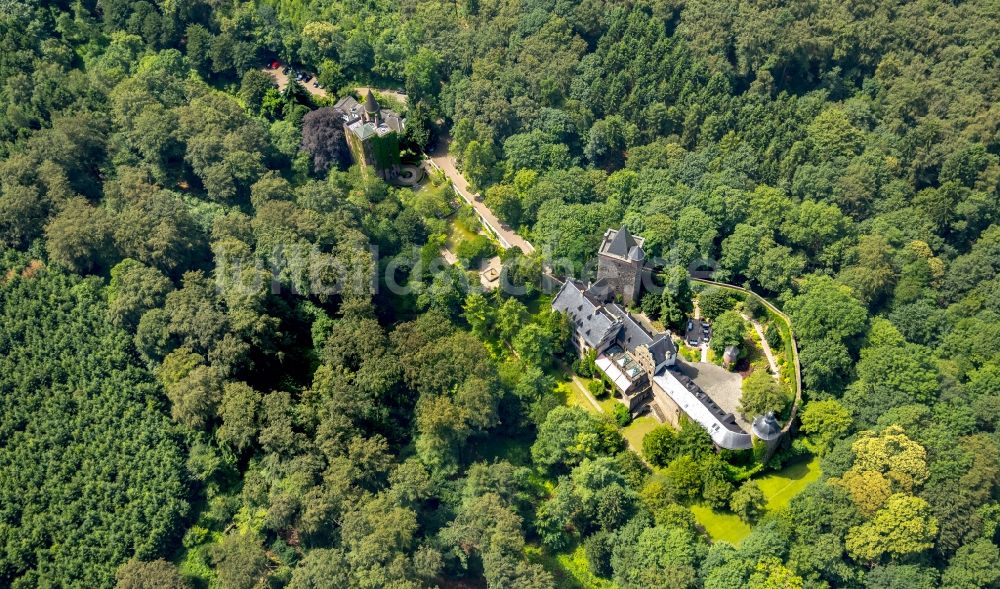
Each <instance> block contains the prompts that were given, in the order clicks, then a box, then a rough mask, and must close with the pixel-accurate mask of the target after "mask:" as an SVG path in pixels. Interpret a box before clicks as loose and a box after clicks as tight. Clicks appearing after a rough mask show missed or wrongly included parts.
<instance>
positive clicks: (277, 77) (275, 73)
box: [261, 66, 326, 97]
mask: <svg viewBox="0 0 1000 589" xmlns="http://www.w3.org/2000/svg"><path fill="white" fill-rule="evenodd" d="M282 67H284V66H282ZM261 71H263V72H265V73H268V74H271V77H272V78H274V81H275V82H277V83H278V90H281V91H284V90H285V86H287V85H288V76H286V75H285V74H283V73H282V72H281V68H278V69H276V70H272V69H271V68H269V67H264V68H261ZM312 82H313V80H312V78H310V79H308V80H306V82H305V83H302V86H303V87H304V88H305V89H306V91H308V92H309V93H310V94H312V95H313V96H319V97H325V96H326V90H325V89H323V88H313V85H312Z"/></svg>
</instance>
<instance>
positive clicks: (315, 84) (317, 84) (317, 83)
mask: <svg viewBox="0 0 1000 589" xmlns="http://www.w3.org/2000/svg"><path fill="white" fill-rule="evenodd" d="M313 88H322V86H320V85H319V80H316V81H315V82H313Z"/></svg>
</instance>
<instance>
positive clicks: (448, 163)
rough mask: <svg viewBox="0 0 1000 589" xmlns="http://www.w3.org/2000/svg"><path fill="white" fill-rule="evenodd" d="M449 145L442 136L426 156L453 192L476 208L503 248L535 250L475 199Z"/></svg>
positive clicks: (528, 252) (524, 250)
mask: <svg viewBox="0 0 1000 589" xmlns="http://www.w3.org/2000/svg"><path fill="white" fill-rule="evenodd" d="M450 146H451V137H442V138H441V140H440V141H439V142H438V145H437V146H436V147H435V149H434V151H432V152H431V153H429V154H427V158H428V159H429V160H430V163H431V165H432V166H433V167H435V168H437V169H439V170H441V171H442V172H444V175H445V176H447V177H448V179H449V180H451V184H452V187H453V188H454V189H455V192H456V193H458V195H459V196H461V197H462V198H463V199H464V200H465V202H467V203H468V204H469V205H470V206H472V208H474V209H475V210H476V213H478V214H479V218H480V219H482V221H483V223H484V224H486V225H487V226H488V228H489V229H490V231H492V232H493V233H494V234H496V235H497V236H499V237H500V244H501V245H502V246H504V249H506V248H508V247H511V246H517V247H519V248H521V251H522V252H524V253H526V254H530V253H532V252H533V251H535V247H534V246H533V245H531V244H530V243H528V240H526V239H524V238H523V237H521V236H520V235H518V234H517V233H515V232H514V230H512V229H510V228H507V227H506V226H505V225H504V224H503V223H502V222H501V221H500V219H499V218H497V216H496V215H494V214H493V211H491V210H490V209H489V207H487V206H486V205H484V204H483V203H482V202H480V201H478V200H476V198H475V196H474V195H473V194H472V190H471V189H470V188H469V183H468V181H466V179H465V176H463V175H462V173H461V172H459V171H458V167H457V165H456V162H455V158H453V157H451V155H449V153H448V148H449V147H450Z"/></svg>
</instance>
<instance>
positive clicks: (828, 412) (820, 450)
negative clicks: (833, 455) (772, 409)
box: [801, 399, 851, 456]
mask: <svg viewBox="0 0 1000 589" xmlns="http://www.w3.org/2000/svg"><path fill="white" fill-rule="evenodd" d="M801 419H802V431H803V432H804V433H806V434H808V438H807V439H806V443H807V444H808V446H809V448H810V450H812V451H813V452H815V453H816V454H818V455H820V456H822V455H824V454H826V453H827V452H829V451H830V448H832V447H833V444H834V443H835V442H836V441H837V440H838V439H840V438H841V437H843V436H844V434H846V433H847V432H848V430H849V429H850V427H851V414H850V413H849V412H848V411H847V409H846V408H845V407H844V406H843V405H841V404H840V403H839V402H837V401H835V400H833V399H826V400H817V401H810V402H808V403H806V405H805V407H804V408H803V409H802V417H801Z"/></svg>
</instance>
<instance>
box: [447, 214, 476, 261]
mask: <svg viewBox="0 0 1000 589" xmlns="http://www.w3.org/2000/svg"><path fill="white" fill-rule="evenodd" d="M475 236H476V234H475V233H473V232H471V231H469V230H468V229H466V228H465V227H463V226H462V224H461V223H459V222H458V221H457V219H456V218H455V216H454V215H453V216H451V217H450V218H449V219H448V241H447V242H446V245H447V247H448V249H449V250H451V251H452V252H455V251H458V250H457V248H458V244H460V243H462V242H463V241H468V240H470V239H472V238H473V237H475Z"/></svg>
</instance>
